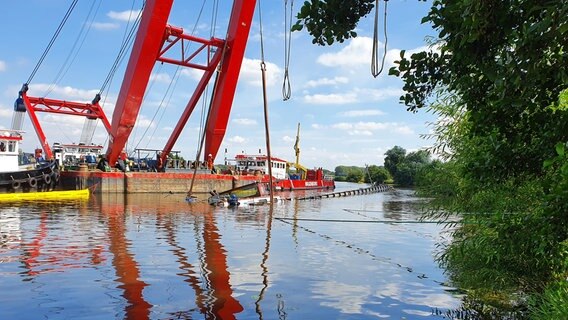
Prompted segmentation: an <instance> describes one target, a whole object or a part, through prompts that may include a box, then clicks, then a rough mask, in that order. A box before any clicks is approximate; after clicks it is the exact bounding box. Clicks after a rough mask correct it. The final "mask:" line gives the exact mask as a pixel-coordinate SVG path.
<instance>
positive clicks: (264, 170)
mask: <svg viewBox="0 0 568 320" xmlns="http://www.w3.org/2000/svg"><path fill="white" fill-rule="evenodd" d="M235 161H236V169H237V171H238V172H240V173H241V174H262V175H265V174H268V156H265V155H254V156H252V155H246V154H239V155H237V156H236V157H235ZM270 162H271V163H272V176H273V177H274V178H276V179H286V160H282V159H279V158H275V157H271V158H270Z"/></svg>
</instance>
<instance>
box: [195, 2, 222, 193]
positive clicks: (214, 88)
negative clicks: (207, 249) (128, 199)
mask: <svg viewBox="0 0 568 320" xmlns="http://www.w3.org/2000/svg"><path fill="white" fill-rule="evenodd" d="M216 3H217V2H216ZM214 7H215V8H218V3H217V5H214ZM214 10H215V9H214ZM214 16H215V18H214V19H213V20H214V21H215V23H216V21H217V18H216V17H217V13H215V14H214ZM213 32H214V31H213ZM213 34H214V33H213ZM227 42H228V41H225V43H224V45H223V54H221V61H219V64H218V66H217V72H218V73H217V75H218V74H219V72H220V70H221V66H222V65H223V62H224V60H225V53H226V51H227V49H228V45H227ZM218 84H219V77H218V76H217V77H215V82H214V84H213V89H212V90H211V97H210V99H211V100H210V101H209V108H207V114H206V115H205V120H207V119H209V118H210V117H211V105H212V104H213V99H214V97H215V93H216V92H217V85H218ZM203 106H205V101H203ZM203 111H205V108H203ZM201 127H204V125H201ZM199 133H200V134H199V135H198V136H199V138H200V141H199V143H198V145H197V151H196V152H195V162H194V166H193V167H194V168H193V175H192V177H191V184H190V185H189V190H188V191H187V195H186V197H185V199H186V201H188V202H194V201H195V196H194V195H193V185H194V183H195V177H196V176H197V168H198V167H199V156H200V155H201V151H202V150H203V144H204V143H205V130H200V132H199Z"/></svg>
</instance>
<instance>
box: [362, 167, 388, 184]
mask: <svg viewBox="0 0 568 320" xmlns="http://www.w3.org/2000/svg"><path fill="white" fill-rule="evenodd" d="M367 170H368V174H367V175H365V182H366V183H379V184H381V183H385V181H387V180H389V179H391V176H390V174H389V172H388V171H387V169H385V168H384V167H382V166H376V165H371V166H369V167H368V168H367Z"/></svg>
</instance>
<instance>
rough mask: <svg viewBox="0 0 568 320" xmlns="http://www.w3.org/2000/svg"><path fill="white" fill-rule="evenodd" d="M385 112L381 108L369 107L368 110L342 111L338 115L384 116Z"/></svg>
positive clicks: (351, 116)
mask: <svg viewBox="0 0 568 320" xmlns="http://www.w3.org/2000/svg"><path fill="white" fill-rule="evenodd" d="M384 114H385V113H384V112H382V111H381V110H373V109H368V110H351V111H345V112H340V113H339V114H338V116H340V117H349V118H354V117H369V116H382V115H384Z"/></svg>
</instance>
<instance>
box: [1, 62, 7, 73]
mask: <svg viewBox="0 0 568 320" xmlns="http://www.w3.org/2000/svg"><path fill="white" fill-rule="evenodd" d="M2 71H6V62H4V61H2V60H0V72H2Z"/></svg>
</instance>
